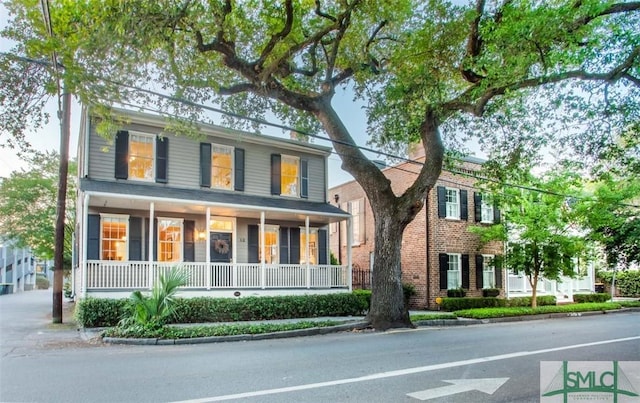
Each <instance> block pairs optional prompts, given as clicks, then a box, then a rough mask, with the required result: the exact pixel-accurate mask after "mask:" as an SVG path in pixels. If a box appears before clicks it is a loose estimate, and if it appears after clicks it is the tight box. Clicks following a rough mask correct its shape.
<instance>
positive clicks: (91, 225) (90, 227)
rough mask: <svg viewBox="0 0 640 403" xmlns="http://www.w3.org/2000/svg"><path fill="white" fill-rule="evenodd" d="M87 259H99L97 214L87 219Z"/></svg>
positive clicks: (98, 223) (98, 218)
mask: <svg viewBox="0 0 640 403" xmlns="http://www.w3.org/2000/svg"><path fill="white" fill-rule="evenodd" d="M87 259H89V260H99V259H100V216H99V215H97V214H89V216H88V217H87Z"/></svg>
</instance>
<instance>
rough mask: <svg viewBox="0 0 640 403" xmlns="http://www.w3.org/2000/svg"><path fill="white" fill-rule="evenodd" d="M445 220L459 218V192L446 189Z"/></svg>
mask: <svg viewBox="0 0 640 403" xmlns="http://www.w3.org/2000/svg"><path fill="white" fill-rule="evenodd" d="M446 206H447V215H446V217H447V218H455V219H459V218H460V191H459V190H458V189H451V188H446Z"/></svg>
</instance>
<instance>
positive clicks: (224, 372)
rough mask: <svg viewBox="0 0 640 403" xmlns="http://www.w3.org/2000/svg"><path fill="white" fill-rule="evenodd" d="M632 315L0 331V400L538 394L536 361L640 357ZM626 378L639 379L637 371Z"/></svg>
mask: <svg viewBox="0 0 640 403" xmlns="http://www.w3.org/2000/svg"><path fill="white" fill-rule="evenodd" d="M3 302H4V301H3V300H0V305H1V304H2V303H3ZM639 316H640V314H638V313H637V312H636V313H615V314H606V315H597V316H587V317H572V318H567V319H552V320H535V321H523V322H513V323H503V324H484V325H473V326H467V327H443V328H429V327H421V328H418V329H415V330H397V331H389V332H386V333H376V332H370V331H363V332H346V333H336V334H329V335H321V336H312V337H305V338H293V339H278V340H264V341H252V342H230V343H217V344H194V345H181V346H117V345H102V344H91V343H86V342H82V341H79V340H77V339H76V340H75V341H74V342H67V343H61V344H58V345H56V344H52V343H48V344H47V343H45V344H42V343H31V346H29V345H28V344H29V343H28V340H27V341H25V340H23V341H22V342H21V343H19V346H18V347H16V348H12V349H9V348H4V345H5V344H6V343H7V341H6V339H5V337H6V336H8V335H7V334H5V332H4V330H3V333H2V343H3V357H2V363H1V366H0V370H1V373H0V375H1V380H0V400H1V401H3V402H9V401H10V402H180V401H193V402H208V401H244V402H294V401H295V402H327V401H333V402H347V401H348V402H401V401H405V402H418V401H421V400H423V399H424V400H428V401H432V402H445V401H446V402H537V401H540V362H541V361H563V360H568V361H612V360H620V361H640V320H639V319H640V317H639ZM3 318H5V315H3ZM3 329H4V328H3ZM628 375H629V374H628ZM473 379H481V380H482V381H478V382H475V383H474V382H473V381H469V380H473ZM487 379H493V381H489V380H487ZM458 380H461V381H458ZM464 380H466V381H464ZM630 380H631V382H632V384H633V385H634V386H635V388H636V390H640V374H638V373H633V374H631V375H630ZM446 381H453V382H446ZM492 384H493V386H492ZM485 389H486V390H485ZM492 389H495V390H492ZM483 390H485V391H483ZM438 394H440V397H437V396H438ZM629 401H633V400H629Z"/></svg>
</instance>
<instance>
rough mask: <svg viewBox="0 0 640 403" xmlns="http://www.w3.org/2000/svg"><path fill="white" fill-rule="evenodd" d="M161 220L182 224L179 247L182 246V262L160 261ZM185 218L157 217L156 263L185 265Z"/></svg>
mask: <svg viewBox="0 0 640 403" xmlns="http://www.w3.org/2000/svg"><path fill="white" fill-rule="evenodd" d="M161 220H171V221H178V222H180V241H179V242H178V245H179V246H180V260H160V221H161ZM184 221H185V220H184V218H178V217H156V227H157V229H156V231H155V232H156V239H155V241H156V250H157V252H156V261H158V262H159V263H183V262H184V252H185V251H184V242H185V234H184Z"/></svg>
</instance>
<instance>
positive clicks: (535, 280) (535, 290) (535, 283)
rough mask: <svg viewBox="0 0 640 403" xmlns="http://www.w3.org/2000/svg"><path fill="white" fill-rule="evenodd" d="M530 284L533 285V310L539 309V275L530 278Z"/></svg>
mask: <svg viewBox="0 0 640 403" xmlns="http://www.w3.org/2000/svg"><path fill="white" fill-rule="evenodd" d="M529 284H531V308H537V307H538V298H537V297H538V274H537V273H536V274H534V275H533V277H530V278H529Z"/></svg>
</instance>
